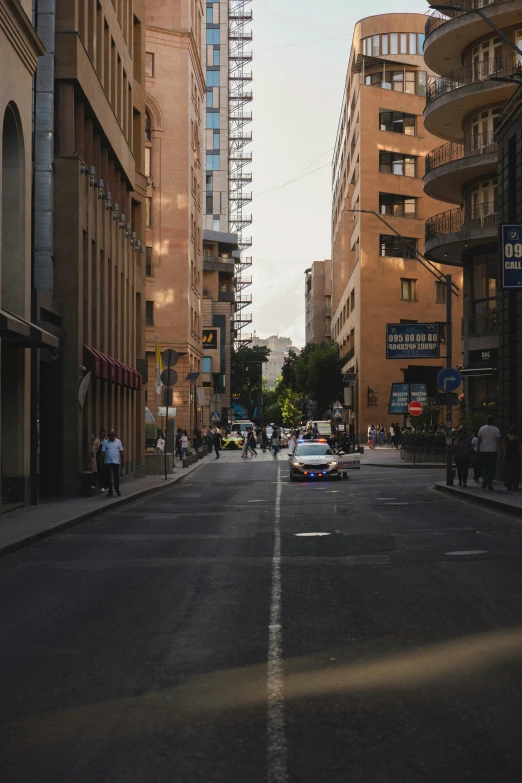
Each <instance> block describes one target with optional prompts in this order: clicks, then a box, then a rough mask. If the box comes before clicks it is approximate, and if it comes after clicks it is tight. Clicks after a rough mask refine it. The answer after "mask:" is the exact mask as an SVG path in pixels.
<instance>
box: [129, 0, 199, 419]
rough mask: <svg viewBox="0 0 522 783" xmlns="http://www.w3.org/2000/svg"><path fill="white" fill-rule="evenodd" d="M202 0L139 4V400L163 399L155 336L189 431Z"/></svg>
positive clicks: (195, 358) (195, 325) (153, 405)
mask: <svg viewBox="0 0 522 783" xmlns="http://www.w3.org/2000/svg"><path fill="white" fill-rule="evenodd" d="M202 33H203V5H202V3H201V2H200V1H199V0H196V1H195V2H189V0H183V1H182V2H174V0H167V1H166V2H165V3H164V4H163V5H158V4H154V5H152V4H149V5H148V6H147V37H146V52H145V59H146V69H147V95H146V126H145V137H144V147H145V155H146V169H145V173H146V176H147V183H146V186H147V201H146V223H147V229H146V231H147V240H146V245H147V269H146V271H147V297H146V314H145V325H146V344H147V359H148V377H149V382H148V385H147V406H148V407H149V409H150V410H151V411H152V413H153V415H154V416H155V417H156V422H157V424H158V426H161V424H162V422H161V418H160V416H159V413H158V409H159V407H160V406H161V405H163V404H164V399H163V396H162V395H158V394H156V391H155V388H154V363H155V341H156V338H158V339H159V342H160V345H161V348H162V349H165V348H174V349H175V350H176V351H177V352H178V353H179V354H180V360H179V363H178V364H177V365H176V368H175V369H176V372H177V373H178V381H177V384H176V386H175V387H174V388H173V394H172V399H171V400H169V405H173V406H174V407H175V408H176V410H177V417H176V424H177V425H179V426H181V427H182V428H183V429H186V430H187V431H190V430H191V429H192V426H193V422H194V415H193V411H194V403H195V400H194V395H193V391H192V388H191V385H190V383H189V382H187V381H185V378H186V376H187V374H188V373H189V372H201V370H202V366H201V360H202V356H203V354H202V342H201V339H202V317H201V300H202V288H203V203H202V194H203V182H202V176H203V168H202V166H203V162H204V153H203V152H202V122H203V119H204V113H205V106H204V96H205V76H204V73H203V68H202Z"/></svg>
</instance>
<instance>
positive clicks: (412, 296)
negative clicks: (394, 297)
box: [401, 277, 417, 302]
mask: <svg viewBox="0 0 522 783" xmlns="http://www.w3.org/2000/svg"><path fill="white" fill-rule="evenodd" d="M401 299H402V300H403V301H404V302H416V301H417V281H416V280H411V279H410V278H407V277H401Z"/></svg>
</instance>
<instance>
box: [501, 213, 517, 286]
mask: <svg viewBox="0 0 522 783" xmlns="http://www.w3.org/2000/svg"><path fill="white" fill-rule="evenodd" d="M502 288H522V226H502Z"/></svg>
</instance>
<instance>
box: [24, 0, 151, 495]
mask: <svg viewBox="0 0 522 783" xmlns="http://www.w3.org/2000/svg"><path fill="white" fill-rule="evenodd" d="M37 25H38V29H39V30H40V29H42V31H44V33H45V35H46V36H47V37H46V39H45V44H46V48H47V50H48V53H49V56H50V59H49V61H46V62H44V63H43V64H42V66H41V69H40V66H39V71H38V78H37V84H36V113H35V169H36V175H35V176H36V203H35V259H34V281H35V289H36V291H35V298H36V310H37V316H38V318H39V320H40V322H41V323H42V324H45V325H46V328H48V329H49V330H55V331H56V333H58V334H59V336H60V350H59V353H58V356H57V357H55V356H52V355H49V353H48V352H44V351H41V352H40V356H39V363H38V376H39V377H38V385H39V397H38V405H39V409H38V421H39V422H40V427H39V436H40V437H39V456H40V465H39V472H40V487H41V491H42V492H44V493H46V494H75V493H78V492H79V491H81V489H82V483H83V481H84V480H85V475H84V472H85V471H88V470H90V469H91V468H92V437H93V435H96V434H97V432H98V431H99V430H100V429H101V428H104V429H107V430H108V429H110V428H114V429H116V431H117V433H118V436H119V437H120V438H121V440H122V441H123V445H124V465H123V468H122V471H123V474H124V476H137V475H141V474H143V472H144V392H143V389H142V376H141V373H140V372H139V371H138V370H137V369H136V366H137V364H138V365H139V363H140V360H141V361H142V362H143V360H144V356H145V353H144V349H145V346H144V339H143V338H144V310H145V295H144V294H145V290H144V286H145V254H144V252H143V253H142V252H141V247H140V246H141V245H144V240H145V203H144V202H145V196H146V181H145V176H144V154H143V142H142V139H143V132H144V120H145V89H144V88H145V77H144V60H143V50H144V40H145V9H144V2H143V0H134V2H133V3H131V2H130V1H129V0H124V1H122V2H120V3H118V4H117V6H115V4H114V3H113V2H111V0H85V1H84V0H75V2H70V3H65V2H56V3H55V2H49V3H45V4H43V3H42V4H39V6H38V16H37ZM53 118H54V121H53ZM49 145H50V146H49ZM142 369H143V367H142Z"/></svg>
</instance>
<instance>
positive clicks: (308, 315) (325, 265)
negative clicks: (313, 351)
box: [305, 260, 332, 345]
mask: <svg viewBox="0 0 522 783" xmlns="http://www.w3.org/2000/svg"><path fill="white" fill-rule="evenodd" d="M305 333H306V344H307V345H308V344H309V343H315V344H316V345H320V344H321V343H323V342H330V339H331V336H332V262H331V261H330V260H325V261H314V262H313V264H312V266H311V267H310V269H307V270H306V271H305Z"/></svg>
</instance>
